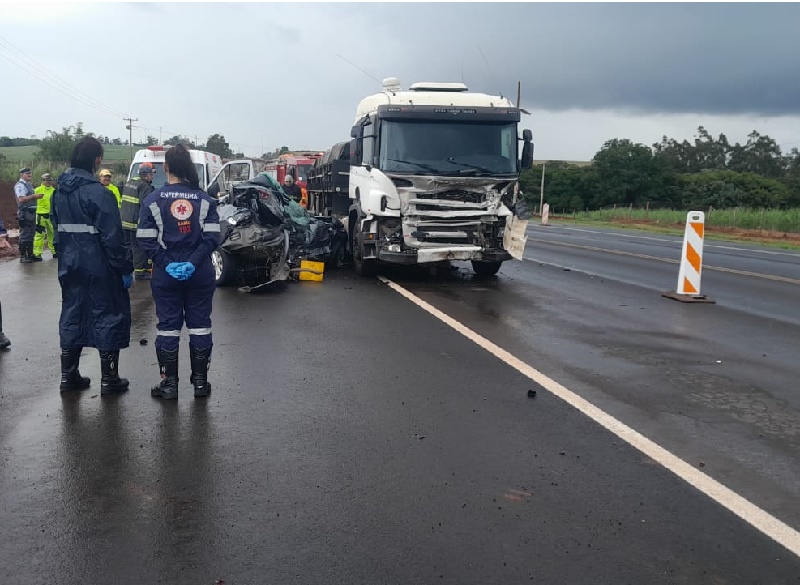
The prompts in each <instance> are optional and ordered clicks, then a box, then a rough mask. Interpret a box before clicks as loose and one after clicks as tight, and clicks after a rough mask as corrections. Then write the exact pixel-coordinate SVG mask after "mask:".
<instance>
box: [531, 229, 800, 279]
mask: <svg viewBox="0 0 800 585" xmlns="http://www.w3.org/2000/svg"><path fill="white" fill-rule="evenodd" d="M528 241H529V242H542V243H544V244H550V245H553V246H563V247H565V248H579V249H581V250H590V251H592V252H605V253H606V254H616V255H618V256H632V257H634V258H642V259H644V260H656V261H658V262H667V263H669V264H679V263H680V260H675V259H673V258H661V257H660V256H650V255H649V254H638V253H636V252H626V251H624V250H609V249H608V248H598V247H597V246H583V245H581V244H571V243H569V242H554V241H552V240H544V239H542V238H528ZM703 270H715V271H716V272H728V273H730V274H738V275H740V276H752V277H754V278H764V279H766V280H774V281H776V282H788V283H789V284H800V280H799V279H797V278H789V277H788V276H777V275H775V274H762V273H761V272H750V271H748V270H735V269H733V268H725V267H724V266H708V265H704V266H703Z"/></svg>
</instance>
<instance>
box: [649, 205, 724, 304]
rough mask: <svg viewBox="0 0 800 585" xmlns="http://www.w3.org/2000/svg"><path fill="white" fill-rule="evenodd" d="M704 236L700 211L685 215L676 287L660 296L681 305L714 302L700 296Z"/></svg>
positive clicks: (703, 222)
mask: <svg viewBox="0 0 800 585" xmlns="http://www.w3.org/2000/svg"><path fill="white" fill-rule="evenodd" d="M704 235H705V214H704V213H703V212H702V211H690V212H689V213H688V214H687V215H686V230H685V231H684V233H683V249H682V250H681V260H680V269H679V270H678V286H677V288H676V290H675V292H665V293H663V294H662V295H661V296H663V297H667V298H668V299H673V300H676V301H681V302H683V303H715V302H716V301H714V300H712V299H710V298H708V297H707V296H706V295H703V294H700V277H701V275H702V272H703V238H704Z"/></svg>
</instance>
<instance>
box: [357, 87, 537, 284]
mask: <svg viewBox="0 0 800 585" xmlns="http://www.w3.org/2000/svg"><path fill="white" fill-rule="evenodd" d="M519 121H520V110H519V108H517V107H515V106H514V105H513V104H512V103H511V102H510V101H509V100H508V99H506V98H504V97H501V96H493V95H487V94H483V93H473V92H470V91H469V90H468V89H467V87H466V86H465V85H464V84H461V83H415V84H413V85H411V87H410V88H409V89H407V90H402V89H401V88H400V83H399V82H398V81H397V79H395V78H388V79H385V80H384V81H383V90H382V91H381V92H380V93H376V94H374V95H371V96H368V97H366V98H364V99H363V100H361V102H360V103H359V105H358V108H357V110H356V117H355V123H354V125H353V128H352V131H351V137H352V141H351V143H350V172H349V179H348V181H349V192H348V196H349V203H350V205H349V208H348V215H347V220H348V221H347V225H348V232H349V237H350V246H351V251H352V254H353V264H354V266H355V269H356V271H357V272H358V273H360V274H369V273H371V272H372V271H373V270H374V268H375V266H376V263H378V262H387V263H396V264H425V263H433V262H440V261H447V260H469V261H471V262H472V266H473V269H474V270H475V272H476V273H477V274H479V275H482V276H486V275H493V274H496V273H497V271H498V270H499V269H500V265H501V264H502V262H503V261H505V260H509V259H511V258H512V257H514V258H521V255H522V249H523V248H524V245H525V235H524V233H525V226H526V224H527V221H526V220H525V219H524V218H520V217H517V216H516V215H515V209H519V208H521V207H522V205H519V206H518V205H517V195H518V183H517V179H518V174H519V170H520V164H521V165H522V166H525V167H530V165H531V163H532V159H533V153H532V144H531V143H530V136H531V134H530V131H528V130H526V131H525V132H524V137H525V138H524V139H525V144H526V146H525V148H524V149H523V157H522V158H523V160H522V162H521V163H520V162H519V161H518V143H519V140H518V130H517V127H518V124H519ZM521 215H522V214H521Z"/></svg>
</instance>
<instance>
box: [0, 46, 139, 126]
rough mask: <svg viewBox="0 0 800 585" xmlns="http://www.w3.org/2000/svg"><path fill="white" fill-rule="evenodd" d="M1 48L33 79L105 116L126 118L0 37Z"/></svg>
mask: <svg viewBox="0 0 800 585" xmlns="http://www.w3.org/2000/svg"><path fill="white" fill-rule="evenodd" d="M0 47H2V48H4V49H5V50H6V51H7V52H8V54H6V55H3V54H1V53H0V56H2V57H4V58H5V59H6V60H7V61H9V62H10V63H12V64H13V65H16V66H17V67H19V68H20V69H22V70H23V71H25V72H26V73H28V74H29V75H31V76H32V77H35V78H36V79H38V80H39V81H42V82H44V83H45V84H47V85H49V86H50V87H52V88H53V89H56V90H57V91H60V92H61V93H63V94H65V95H67V96H68V97H70V98H72V99H74V100H76V101H78V102H80V103H82V104H84V105H87V106H89V107H91V108H94V109H95V110H98V111H100V112H102V113H104V114H107V115H111V116H115V117H124V115H125V114H124V113H123V112H120V111H118V110H116V109H114V108H112V107H110V106H107V105H105V104H103V103H101V102H99V101H97V100H95V99H94V98H92V97H91V96H89V95H87V94H85V93H83V92H82V91H81V90H79V89H77V88H76V87H74V86H72V85H70V84H69V83H68V82H66V81H64V80H63V79H61V78H60V77H59V76H58V75H56V74H55V73H53V72H52V71H51V70H50V69H48V68H47V67H45V66H44V65H42V64H40V63H39V62H38V61H36V60H35V59H33V58H32V57H30V56H29V55H27V54H26V53H25V52H24V51H22V50H21V49H19V48H18V47H17V46H16V45H14V44H13V43H12V42H11V41H9V40H8V39H6V38H5V37H3V36H2V35H0Z"/></svg>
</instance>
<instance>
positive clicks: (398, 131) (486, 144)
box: [380, 120, 517, 176]
mask: <svg viewBox="0 0 800 585" xmlns="http://www.w3.org/2000/svg"><path fill="white" fill-rule="evenodd" d="M516 159H517V125H516V123H489V122H472V123H469V122H436V121H431V120H402V121H399V120H384V121H383V122H382V124H381V131H380V168H381V169H382V170H383V171H387V172H395V173H407V174H433V175H444V174H446V175H464V176H482V175H493V176H494V175H514V174H516V172H517V162H516Z"/></svg>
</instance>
